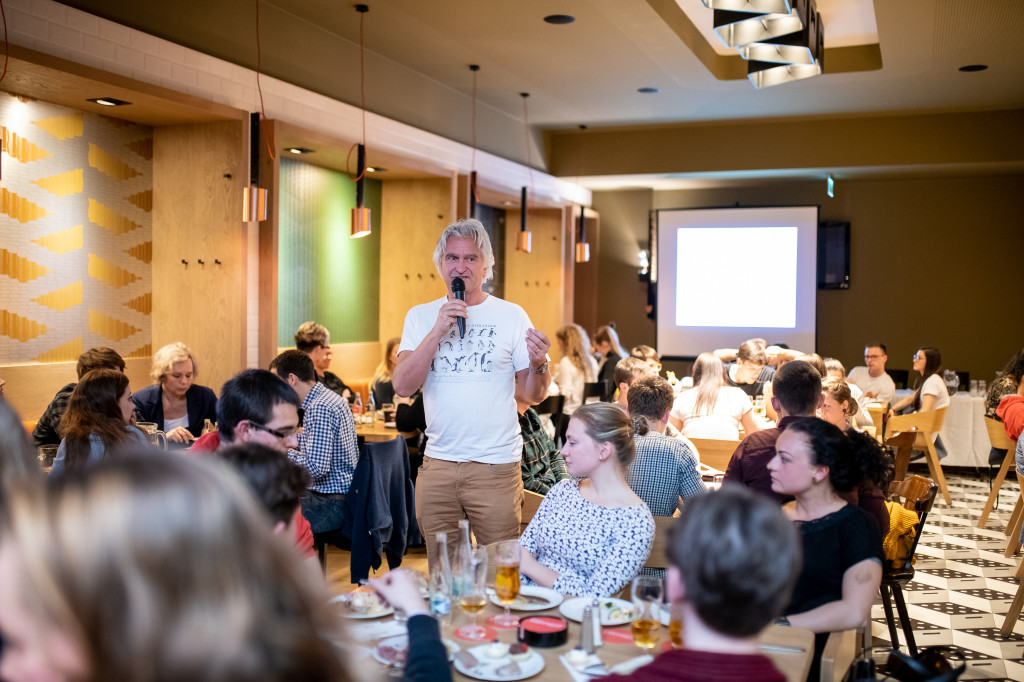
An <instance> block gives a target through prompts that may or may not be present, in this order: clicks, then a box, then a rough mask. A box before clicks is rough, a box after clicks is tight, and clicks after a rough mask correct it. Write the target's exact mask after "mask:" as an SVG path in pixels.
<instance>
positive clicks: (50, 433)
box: [32, 348, 124, 447]
mask: <svg viewBox="0 0 1024 682" xmlns="http://www.w3.org/2000/svg"><path fill="white" fill-rule="evenodd" d="M75 369H76V371H77V372H78V379H79V381H81V379H82V377H84V376H85V375H86V374H87V373H89V372H91V371H93V370H94V369H112V370H115V371H118V372H123V371H124V359H123V358H122V357H121V356H120V355H118V353H117V351H115V350H114V349H112V348H90V349H89V350H87V351H85V352H84V353H82V354H81V355H79V356H78V366H77V367H76V368H75ZM77 385H78V384H77V383H74V382H72V383H70V384H68V385H67V386H65V387H64V388H62V389H60V390H59V391H57V395H55V396H53V400H51V401H50V404H49V405H47V406H46V411H45V412H43V416H42V417H40V418H39V421H38V422H36V427H35V429H33V431H32V440H33V442H35V444H36V446H37V447H38V446H41V445H60V438H61V437H60V433H59V431H58V427H59V426H60V418H61V417H63V416H64V410H66V409H67V408H68V399H69V398H71V392H72V391H74V390H75V386H77Z"/></svg>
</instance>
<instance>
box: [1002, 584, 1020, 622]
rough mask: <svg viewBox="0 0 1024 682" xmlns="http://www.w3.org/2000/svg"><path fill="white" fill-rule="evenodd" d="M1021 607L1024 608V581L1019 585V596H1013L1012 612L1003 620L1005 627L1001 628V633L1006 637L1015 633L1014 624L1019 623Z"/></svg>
mask: <svg viewBox="0 0 1024 682" xmlns="http://www.w3.org/2000/svg"><path fill="white" fill-rule="evenodd" d="M1021 607H1024V581H1021V583H1020V584H1019V585H1017V594H1015V595H1013V601H1012V602H1011V603H1010V610H1009V611H1007V612H1006V619H1005V620H1003V627H1001V628H999V631H1000V632H1002V633H1003V634H1004V635H1009V634H1010V633H1012V632H1013V624H1014V623H1016V622H1017V618H1018V616H1020V610H1021Z"/></svg>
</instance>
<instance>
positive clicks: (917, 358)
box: [914, 353, 924, 360]
mask: <svg viewBox="0 0 1024 682" xmlns="http://www.w3.org/2000/svg"><path fill="white" fill-rule="evenodd" d="M914 359H915V360H924V355H923V354H921V353H914Z"/></svg>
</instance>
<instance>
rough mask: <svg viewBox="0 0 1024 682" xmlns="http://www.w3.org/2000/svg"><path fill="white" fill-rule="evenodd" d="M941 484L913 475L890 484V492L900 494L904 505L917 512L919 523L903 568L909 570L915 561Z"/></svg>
mask: <svg viewBox="0 0 1024 682" xmlns="http://www.w3.org/2000/svg"><path fill="white" fill-rule="evenodd" d="M938 491H939V486H937V485H935V483H933V482H932V481H931V479H929V478H925V477H924V476H911V477H910V478H907V479H904V480H902V481H893V482H892V483H890V484H889V493H890V494H891V495H899V496H900V497H902V498H903V507H904V508H905V509H909V510H910V511H912V512H916V513H917V523H916V524H915V525H914V541H913V543H912V544H911V546H910V551H909V552H908V554H907V555H906V556H905V557H904V558H903V566H902V569H903V570H909V569H910V568H911V566H912V564H913V561H914V553H915V552H917V543H918V542H920V541H921V532H922V530H923V529H924V522H925V519H927V518H928V513H929V512H930V511H931V510H932V505H933V504H934V503H935V496H936V494H937V493H938Z"/></svg>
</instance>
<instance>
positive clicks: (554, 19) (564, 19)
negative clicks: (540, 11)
mask: <svg viewBox="0 0 1024 682" xmlns="http://www.w3.org/2000/svg"><path fill="white" fill-rule="evenodd" d="M544 21H546V22H548V23H549V24H571V23H572V22H574V21H576V17H574V16H572V15H570V14H549V15H548V16H546V17H544Z"/></svg>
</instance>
